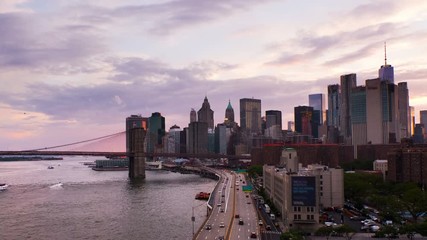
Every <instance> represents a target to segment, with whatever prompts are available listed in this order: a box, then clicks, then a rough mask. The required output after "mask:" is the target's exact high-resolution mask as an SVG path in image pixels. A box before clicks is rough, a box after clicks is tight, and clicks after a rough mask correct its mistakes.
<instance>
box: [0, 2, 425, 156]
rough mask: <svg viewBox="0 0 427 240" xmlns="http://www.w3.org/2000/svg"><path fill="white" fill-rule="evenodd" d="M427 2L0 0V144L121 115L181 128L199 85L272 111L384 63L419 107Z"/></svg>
mask: <svg viewBox="0 0 427 240" xmlns="http://www.w3.org/2000/svg"><path fill="white" fill-rule="evenodd" d="M426 40H427V2H426V1H424V0H408V1H393V0H388V1H380V0H379V1H338V0H325V1H322V2H319V3H317V2H316V3H314V2H313V1H309V0H301V1H274V0H264V1H259V0H216V1H211V0H176V1H168V0H145V1H140V0H122V1H118V0H103V1H83V0H72V1H70V0H34V1H31V0H28V1H27V0H1V1H0V83H1V86H2V87H1V88H0V146H1V147H0V150H21V149H29V148H38V147H47V146H52V145H59V144H64V143H69V142H74V141H79V140H85V139H90V138H95V137H99V136H103V135H108V134H111V133H115V132H120V131H123V130H124V120H125V118H126V117H127V116H129V115H131V114H141V115H143V116H150V115H151V113H152V112H156V111H158V112H161V113H162V115H163V116H165V117H166V126H167V128H169V127H170V126H172V125H174V124H177V125H179V126H180V127H181V128H183V127H185V126H187V125H188V122H189V113H190V110H191V108H195V109H196V110H198V109H200V107H201V105H202V103H203V99H204V97H205V95H207V97H208V99H209V102H210V104H211V108H212V109H213V110H214V111H215V122H216V123H218V122H222V121H223V118H224V113H225V108H226V107H227V104H228V100H229V99H230V100H231V104H232V106H233V107H234V111H235V114H236V120H237V121H238V122H239V114H238V113H239V99H240V98H250V97H254V98H258V99H261V100H262V112H263V113H265V111H266V110H272V109H274V110H281V111H282V113H283V123H284V124H286V122H287V121H289V120H293V108H294V106H297V105H307V104H308V94H312V93H324V94H326V87H327V85H328V84H336V83H338V82H339V77H340V75H343V74H348V73H356V74H357V81H358V84H359V85H363V84H364V81H365V80H366V79H370V78H375V77H377V75H378V68H379V67H380V66H381V65H382V64H384V50H383V43H384V41H387V49H388V50H387V58H388V63H389V64H391V65H393V66H394V68H395V82H396V83H398V82H402V81H406V82H408V87H409V91H410V105H412V106H414V107H415V110H416V112H417V114H416V117H417V122H418V121H419V119H418V112H419V111H420V110H424V109H427V87H426V84H425V80H426V79H427V68H426V65H427V61H426V57H425V54H424V53H425V52H427V46H426V45H425V44H424V43H425V42H426Z"/></svg>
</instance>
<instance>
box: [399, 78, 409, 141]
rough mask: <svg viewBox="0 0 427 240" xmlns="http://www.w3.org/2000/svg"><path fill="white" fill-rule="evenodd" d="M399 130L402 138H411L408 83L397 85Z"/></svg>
mask: <svg viewBox="0 0 427 240" xmlns="http://www.w3.org/2000/svg"><path fill="white" fill-rule="evenodd" d="M397 90H398V112H399V129H400V137H401V138H409V137H411V130H410V128H411V112H410V109H409V90H408V84H407V83H406V82H400V83H399V84H398V85H397Z"/></svg>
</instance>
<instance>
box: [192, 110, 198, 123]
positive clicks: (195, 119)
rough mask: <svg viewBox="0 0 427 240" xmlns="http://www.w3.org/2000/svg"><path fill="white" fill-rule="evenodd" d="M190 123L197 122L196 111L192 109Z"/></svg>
mask: <svg viewBox="0 0 427 240" xmlns="http://www.w3.org/2000/svg"><path fill="white" fill-rule="evenodd" d="M190 122H191V123H192V122H197V113H196V110H194V108H192V109H191V111H190Z"/></svg>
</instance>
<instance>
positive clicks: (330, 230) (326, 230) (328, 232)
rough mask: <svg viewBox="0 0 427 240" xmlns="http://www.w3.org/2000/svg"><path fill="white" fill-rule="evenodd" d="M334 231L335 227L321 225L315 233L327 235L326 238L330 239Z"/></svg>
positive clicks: (322, 235)
mask: <svg viewBox="0 0 427 240" xmlns="http://www.w3.org/2000/svg"><path fill="white" fill-rule="evenodd" d="M333 232H334V229H333V228H332V227H326V226H324V227H321V228H319V229H317V231H316V232H315V233H314V235H316V236H321V237H326V239H329V237H330V236H331V235H332V233H333Z"/></svg>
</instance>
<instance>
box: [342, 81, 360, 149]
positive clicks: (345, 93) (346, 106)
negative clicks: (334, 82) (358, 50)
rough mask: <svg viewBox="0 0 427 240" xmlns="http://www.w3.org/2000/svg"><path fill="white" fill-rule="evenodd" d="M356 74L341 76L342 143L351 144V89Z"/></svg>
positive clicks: (354, 85) (354, 82) (353, 85)
mask: <svg viewBox="0 0 427 240" xmlns="http://www.w3.org/2000/svg"><path fill="white" fill-rule="evenodd" d="M356 85H357V84H356V74H355V73H352V74H347V75H342V76H341V94H340V107H339V108H340V127H339V130H340V134H341V136H343V140H344V143H345V144H347V145H351V100H350V99H351V90H352V89H353V88H355V87H356Z"/></svg>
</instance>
